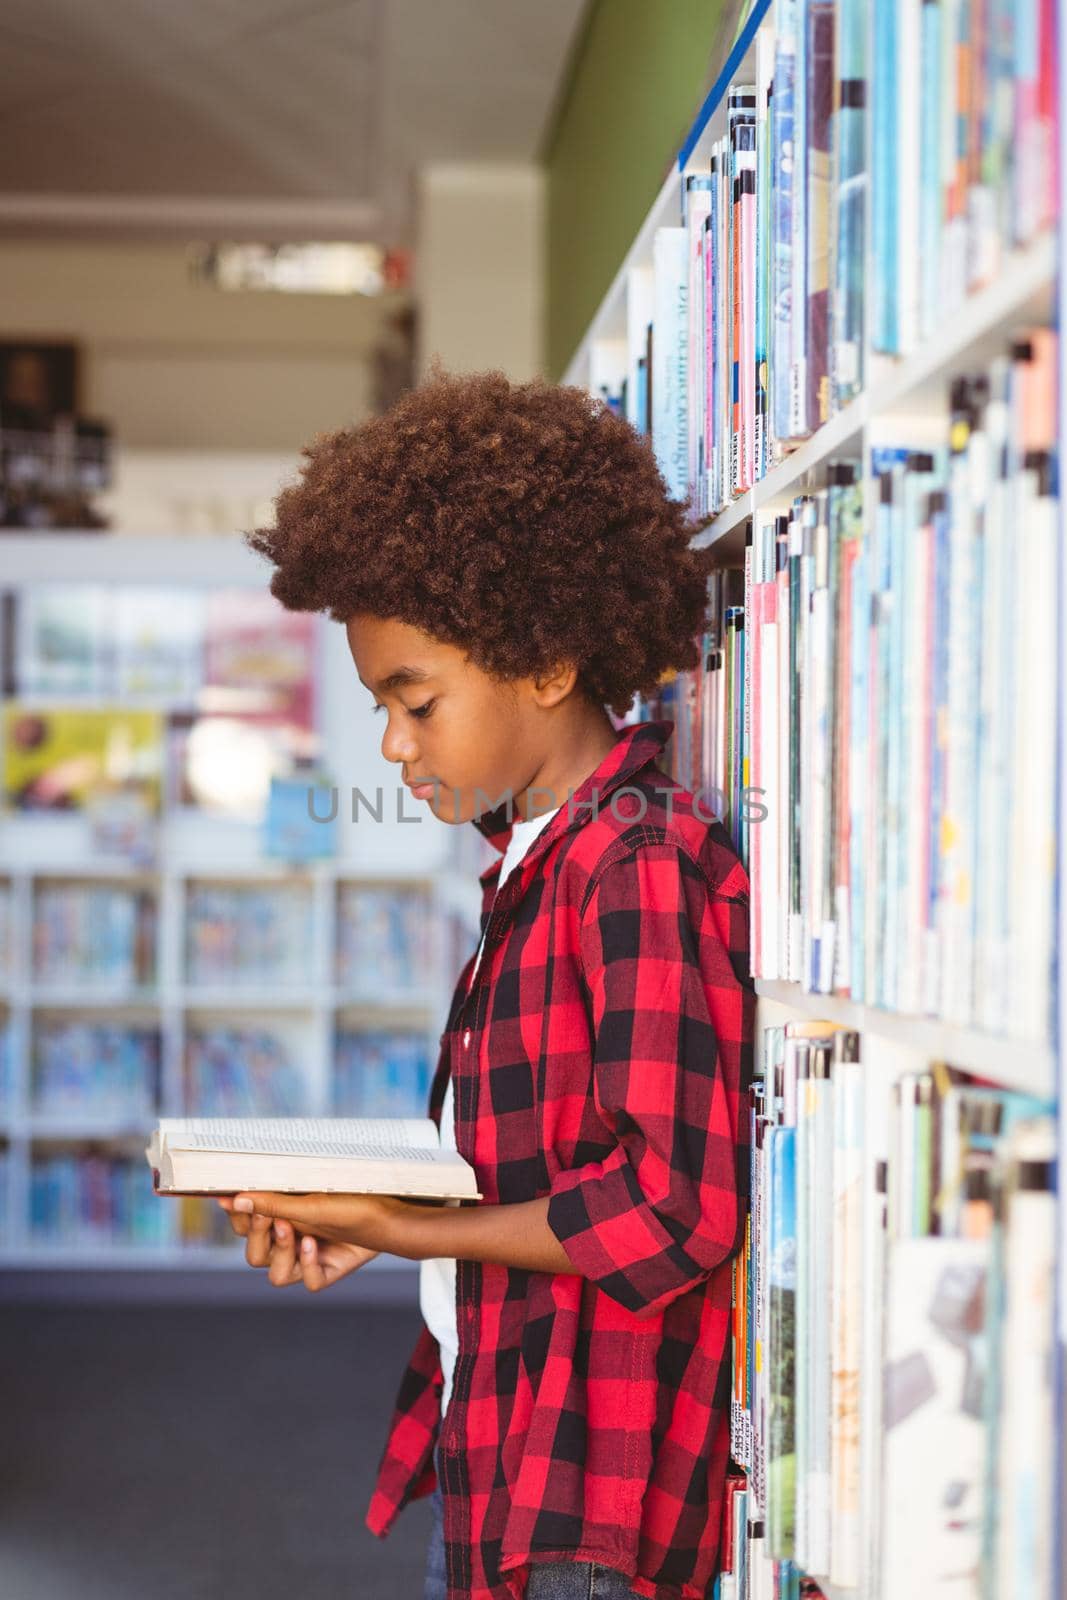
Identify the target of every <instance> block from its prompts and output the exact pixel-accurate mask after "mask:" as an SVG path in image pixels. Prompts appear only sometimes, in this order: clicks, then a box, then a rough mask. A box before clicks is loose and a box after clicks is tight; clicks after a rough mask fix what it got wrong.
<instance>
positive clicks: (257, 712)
mask: <svg viewBox="0 0 1067 1600" xmlns="http://www.w3.org/2000/svg"><path fill="white" fill-rule="evenodd" d="M315 620H316V619H315V617H314V616H313V615H311V614H310V613H308V612H306V611H286V610H285V609H284V607H282V606H281V605H279V604H278V601H277V600H275V598H274V596H273V595H272V594H270V593H268V592H266V591H262V592H261V591H258V590H248V589H230V590H222V591H221V592H219V593H217V594H213V595H211V596H209V598H208V601H207V619H206V629H205V636H204V687H203V689H202V691H201V694H200V707H201V710H203V711H205V712H209V713H216V714H218V713H221V714H224V715H225V714H229V715H240V716H242V717H260V718H263V719H264V720H267V721H271V722H275V723H278V724H285V723H289V724H291V725H292V726H293V727H296V728H304V729H307V730H311V729H312V728H314V726H315V666H316V662H315V646H316V637H317V635H316V627H315Z"/></svg>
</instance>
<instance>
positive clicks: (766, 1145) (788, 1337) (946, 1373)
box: [723, 1022, 1056, 1600]
mask: <svg viewBox="0 0 1067 1600" xmlns="http://www.w3.org/2000/svg"><path fill="white" fill-rule="evenodd" d="M761 1045H762V1049H761V1054H762V1076H761V1077H759V1078H757V1080H756V1082H755V1083H754V1085H753V1088H752V1090H751V1091H750V1096H749V1101H750V1106H749V1119H750V1128H749V1131H750V1138H751V1145H750V1159H751V1169H750V1180H751V1196H752V1205H751V1212H750V1218H749V1226H748V1230H747V1236H746V1242H745V1248H744V1250H743V1252H742V1253H741V1254H740V1255H739V1256H738V1257H737V1258H736V1260H735V1264H734V1310H733V1321H732V1330H731V1341H732V1358H733V1373H734V1387H733V1399H732V1414H731V1452H732V1455H733V1457H734V1460H735V1462H736V1464H737V1467H738V1468H739V1469H741V1473H742V1474H743V1479H742V1484H741V1487H742V1489H743V1493H744V1496H745V1499H744V1502H743V1504H742V1505H741V1506H739V1507H735V1508H733V1515H734V1531H735V1534H736V1536H737V1537H738V1538H739V1539H740V1541H741V1543H742V1545H745V1546H746V1547H747V1548H746V1550H745V1553H744V1557H743V1561H742V1569H743V1572H744V1574H745V1579H744V1581H741V1582H740V1583H739V1584H738V1586H737V1587H735V1588H734V1589H733V1590H732V1591H731V1590H729V1589H727V1590H724V1591H723V1592H724V1593H733V1594H735V1595H736V1596H737V1600H747V1597H752V1596H757V1597H758V1596H762V1595H767V1596H771V1595H773V1594H774V1593H775V1592H776V1590H775V1587H774V1585H775V1583H776V1582H780V1581H781V1578H782V1574H781V1573H779V1572H776V1570H775V1564H776V1563H789V1564H790V1566H789V1567H788V1568H786V1573H785V1575H786V1576H787V1577H790V1574H798V1573H801V1572H807V1573H809V1574H814V1575H816V1576H817V1577H820V1578H823V1579H828V1580H829V1582H830V1583H831V1584H832V1585H833V1586H834V1587H835V1588H837V1587H840V1588H843V1589H856V1588H858V1589H859V1590H860V1592H862V1593H864V1594H866V1595H869V1596H872V1597H881V1600H896V1597H897V1596H899V1595H902V1594H908V1593H919V1592H921V1593H923V1594H924V1595H930V1596H932V1597H933V1600H937V1597H939V1596H943V1597H945V1600H947V1597H949V1596H959V1595H964V1594H966V1595H970V1596H973V1597H975V1600H978V1597H979V1596H981V1597H982V1600H995V1597H998V1596H1004V1595H1009V1594H1010V1595H1015V1594H1019V1595H1022V1594H1026V1595H1027V1596H1032V1597H1034V1600H1052V1594H1053V1577H1052V1571H1053V1563H1052V1549H1051V1528H1052V1525H1053V1520H1054V1473H1053V1469H1052V1444H1053V1441H1052V1424H1051V1418H1052V1415H1053V1396H1052V1394H1051V1392H1050V1387H1049V1386H1050V1384H1051V1382H1052V1370H1053V1338H1054V1307H1053V1303H1052V1295H1053V1282H1054V1263H1055V1243H1056V1201H1055V1195H1054V1192H1053V1171H1054V1155H1055V1139H1056V1130H1055V1120H1054V1117H1053V1115H1052V1107H1051V1106H1050V1105H1049V1104H1048V1103H1047V1102H1044V1101H1040V1100H1036V1099H1033V1098H1031V1097H1029V1096H1024V1095H1019V1094H1015V1093H1012V1092H1010V1091H1007V1090H999V1089H995V1088H991V1087H986V1086H983V1085H981V1084H978V1083H976V1082H974V1081H973V1080H968V1079H967V1078H965V1077H964V1075H963V1074H961V1073H958V1072H955V1071H953V1070H952V1069H951V1067H949V1066H948V1065H947V1064H944V1063H940V1062H935V1063H931V1064H930V1066H929V1067H928V1068H927V1069H925V1070H923V1071H920V1072H916V1073H913V1074H907V1075H905V1076H903V1077H899V1078H896V1079H894V1078H893V1077H892V1074H891V1071H887V1070H886V1069H885V1067H884V1066H880V1064H879V1062H878V1060H877V1052H876V1050H875V1049H874V1048H873V1042H872V1044H871V1046H870V1047H869V1045H868V1041H866V1040H864V1039H862V1038H861V1037H860V1036H859V1035H858V1034H856V1033H853V1032H851V1031H849V1030H846V1029H843V1028H838V1027H835V1026H833V1025H831V1024H828V1023H819V1022H811V1023H799V1022H792V1023H787V1024H786V1025H785V1027H784V1028H781V1027H769V1028H766V1029H764V1031H763V1037H762V1041H761ZM861 1057H862V1058H864V1059H861ZM736 1576H737V1572H736V1566H735V1578H736ZM790 1581H792V1578H791V1577H790Z"/></svg>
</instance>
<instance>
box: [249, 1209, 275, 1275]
mask: <svg viewBox="0 0 1067 1600" xmlns="http://www.w3.org/2000/svg"><path fill="white" fill-rule="evenodd" d="M272 1231H273V1224H272V1222H271V1219H270V1218H269V1217H250V1218H249V1228H248V1243H247V1244H246V1245H245V1260H246V1261H247V1262H248V1265H249V1266H250V1267H266V1266H269V1265H270V1247H271V1236H272Z"/></svg>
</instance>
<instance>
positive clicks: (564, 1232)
mask: <svg viewBox="0 0 1067 1600" xmlns="http://www.w3.org/2000/svg"><path fill="white" fill-rule="evenodd" d="M673 726H674V725H673V723H671V722H668V721H660V722H637V723H630V724H628V725H627V726H626V727H625V728H623V729H622V730H620V732H619V736H618V739H617V742H616V744H615V746H614V747H613V749H612V750H611V751H610V752H609V754H608V755H607V756H606V757H605V758H604V760H603V761H602V762H601V764H600V766H599V767H598V768H597V769H596V771H595V772H593V773H591V774H590V776H589V778H588V779H587V780H586V781H585V783H583V784H582V786H581V787H580V788H579V789H578V790H576V792H575V795H574V800H573V806H569V805H568V802H567V801H566V800H564V801H563V804H562V809H561V810H560V811H559V812H558V813H557V814H556V816H555V817H553V819H552V821H551V822H550V823H548V824H547V826H546V827H545V828H544V829H543V830H542V832H541V833H540V835H539V836H538V838H537V839H536V840H535V841H534V843H533V844H532V845H531V846H530V849H529V851H528V852H527V854H526V855H525V856H524V857H523V859H522V861H521V862H520V864H519V865H518V866H517V867H516V868H515V870H514V872H513V873H512V874H511V876H510V877H509V878H508V880H507V881H506V883H505V884H504V885H503V887H502V888H501V891H500V895H499V898H497V899H496V900H495V903H494V895H495V891H496V883H497V879H498V877H499V872H500V863H499V861H498V862H495V863H494V864H493V865H492V866H491V867H489V868H487V869H486V871H485V872H483V873H482V874H481V882H482V885H483V892H484V895H483V911H482V926H483V928H485V927H486V919H487V918H488V928H487V931H486V940H485V949H484V952H483V955H482V964H481V967H480V969H479V971H478V974H477V978H476V981H475V983H474V984H473V986H472V988H471V991H470V994H469V995H468V994H467V992H466V990H467V984H468V982H469V980H470V974H471V967H472V964H473V961H474V957H473V956H472V957H471V959H470V960H469V961H468V962H467V965H466V966H465V968H464V970H463V972H462V973H461V974H460V978H459V982H458V984H457V987H456V993H455V997H454V998H453V1002H452V1007H451V1012H450V1015H449V1019H448V1025H447V1027H446V1029H445V1032H444V1033H443V1034H442V1036H441V1046H442V1048H441V1056H440V1060H439V1063H438V1067H437V1072H436V1075H435V1077H434V1082H433V1086H432V1089H431V1091H430V1116H431V1117H432V1118H433V1120H434V1121H435V1122H437V1123H438V1125H440V1116H441V1105H442V1102H443V1099H444V1093H445V1087H446V1084H447V1080H448V1074H449V1072H451V1074H452V1077H453V1081H454V1086H455V1119H456V1145H457V1148H458V1149H459V1152H460V1154H461V1155H463V1156H464V1157H465V1158H466V1159H467V1160H468V1161H469V1162H470V1163H471V1165H472V1166H473V1167H474V1169H475V1171H476V1173H477V1175H478V1187H479V1189H480V1190H481V1192H482V1194H483V1195H484V1197H485V1198H484V1202H483V1203H484V1204H489V1205H511V1204H514V1203H515V1202H518V1201H523V1200H534V1199H538V1198H541V1197H543V1196H545V1195H547V1196H549V1197H550V1199H549V1209H548V1221H549V1226H550V1227H551V1229H552V1231H553V1233H554V1234H555V1235H556V1237H557V1238H558V1239H559V1241H560V1243H561V1244H562V1245H563V1247H564V1249H565V1250H566V1252H567V1255H568V1256H569V1257H570V1259H571V1261H572V1262H573V1263H574V1266H575V1267H576V1268H577V1274H575V1275H571V1274H568V1273H551V1272H533V1271H527V1270H519V1269H517V1268H512V1267H505V1266H497V1265H491V1264H489V1263H480V1262H476V1261H462V1260H461V1261H459V1262H458V1264H457V1271H456V1314H457V1325H458V1331H459V1355H458V1360H457V1363H456V1370H455V1376H454V1381H453V1393H452V1398H451V1403H450V1405H449V1408H448V1415H447V1418H446V1419H445V1424H444V1427H443V1428H441V1419H440V1399H441V1392H442V1386H443V1375H442V1370H441V1363H440V1355H439V1348H438V1344H437V1341H436V1339H435V1338H434V1337H433V1335H432V1334H431V1333H430V1331H429V1329H428V1328H426V1327H425V1326H424V1327H423V1330H422V1333H421V1335H420V1337H419V1340H418V1342H417V1344H416V1346H415V1350H414V1354H413V1356H412V1359H411V1361H410V1363H409V1365H408V1368H407V1371H406V1372H405V1374H404V1376H403V1380H402V1382H401V1385H400V1392H399V1395H398V1398H397V1403H396V1410H395V1414H394V1416H393V1420H392V1425H391V1428H390V1432H389V1437H388V1441H387V1444H386V1447H385V1450H384V1453H383V1455H382V1460H381V1465H380V1467H379V1471H378V1479H377V1484H376V1487H375V1490H374V1494H373V1497H372V1499H371V1503H370V1507H369V1510H368V1512H367V1517H366V1522H367V1526H368V1527H369V1528H370V1529H371V1531H372V1532H373V1533H376V1534H378V1535H379V1536H380V1537H384V1536H385V1534H386V1533H388V1531H389V1529H390V1527H391V1526H392V1524H393V1522H394V1520H395V1518H396V1516H397V1513H398V1512H399V1511H400V1510H401V1509H402V1507H403V1506H404V1505H406V1504H407V1502H408V1501H409V1500H413V1499H417V1498H419V1497H421V1496H423V1495H426V1494H429V1493H430V1492H431V1491H432V1490H433V1488H434V1487H435V1485H436V1483H437V1481H438V1476H437V1470H436V1462H435V1445H436V1444H437V1443H438V1432H439V1429H440V1451H439V1452H438V1455H439V1461H440V1465H441V1468H442V1476H441V1490H442V1494H443V1500H444V1533H445V1556H446V1562H447V1568H448V1600H520V1597H522V1596H524V1595H525V1593H526V1582H527V1578H528V1576H529V1570H530V1564H531V1563H536V1562H539V1561H541V1562H547V1561H561V1560H572V1561H595V1562H598V1563H600V1564H602V1565H604V1566H608V1567H613V1568H616V1569H617V1570H618V1571H619V1572H621V1573H623V1574H624V1575H625V1576H626V1577H627V1578H628V1579H629V1581H630V1584H631V1586H632V1588H633V1589H634V1590H635V1592H636V1593H637V1594H640V1595H646V1596H649V1597H650V1600H668V1597H671V1600H703V1597H704V1596H706V1595H707V1594H709V1593H710V1591H711V1586H712V1581H713V1579H714V1577H715V1573H716V1569H717V1553H718V1546H719V1516H720V1507H721V1502H722V1495H723V1481H724V1478H725V1473H726V1465H727V1457H728V1453H729V1370H728V1368H729V1355H728V1347H727V1335H728V1324H729V1316H730V1257H731V1256H732V1255H733V1254H734V1252H735V1251H736V1250H737V1249H738V1248H739V1247H740V1245H741V1242H742V1238H743V1233H744V1222H745V1207H746V1203H747V1185H748V1150H747V1138H748V1135H747V1119H746V1117H745V1115H744V1114H743V1111H742V1104H743V1095H744V1093H745V1091H747V1088H748V1084H749V1081H750V1078H751V1066H752V1040H753V1027H754V1014H755V993H754V990H753V987H752V981H751V978H750V976H749V960H748V937H749V934H748V927H749V905H748V887H749V886H748V878H747V875H746V873H745V870H744V867H743V866H742V864H741V862H740V861H739V860H738V858H737V856H736V854H735V853H734V850H733V848H732V845H731V842H730V839H729V835H728V834H727V832H726V830H725V829H724V827H723V826H722V824H721V823H720V822H718V821H715V820H712V821H710V822H709V821H704V820H701V816H700V815H696V814H694V800H693V797H692V796H691V795H690V794H689V793H688V791H686V790H684V789H681V788H680V787H679V786H678V785H677V784H676V783H675V782H674V780H673V779H672V778H671V777H670V776H669V775H668V774H667V773H665V772H663V771H661V770H660V769H659V768H658V767H657V766H656V764H655V763H656V760H657V758H658V756H659V754H660V752H661V750H662V748H663V745H664V744H665V742H666V741H667V739H669V738H670V735H671V732H672V730H673ZM668 792H669V793H668ZM594 796H595V799H596V807H597V814H596V815H594V814H593V811H592V802H593V800H594ZM572 811H573V815H572V814H571V812H572ZM475 826H476V827H478V828H479V829H480V830H481V832H482V833H483V834H484V835H485V836H486V837H487V838H488V839H489V840H490V841H491V842H492V843H493V844H494V845H495V846H496V847H497V848H498V849H499V850H500V851H501V852H503V850H504V849H505V847H506V845H507V841H508V837H509V835H510V832H511V824H510V821H509V820H508V817H507V805H506V803H504V804H502V805H500V806H499V807H498V808H497V809H496V810H495V811H493V812H490V813H487V814H486V815H485V816H483V817H482V818H480V819H476V821H475ZM579 1274H580V1275H579Z"/></svg>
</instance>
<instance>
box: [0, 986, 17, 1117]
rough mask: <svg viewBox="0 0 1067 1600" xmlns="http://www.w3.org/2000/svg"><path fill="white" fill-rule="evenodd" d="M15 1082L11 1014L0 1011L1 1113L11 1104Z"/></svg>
mask: <svg viewBox="0 0 1067 1600" xmlns="http://www.w3.org/2000/svg"><path fill="white" fill-rule="evenodd" d="M14 1082H15V1033H14V1028H13V1027H12V1023H11V1015H10V1013H9V1012H7V1011H2V1010H0V1112H5V1111H6V1110H7V1108H8V1106H9V1105H10V1103H11V1091H12V1085H13V1084H14Z"/></svg>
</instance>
